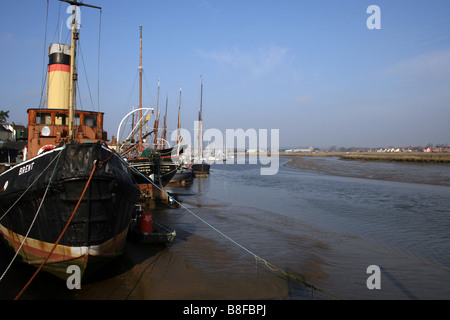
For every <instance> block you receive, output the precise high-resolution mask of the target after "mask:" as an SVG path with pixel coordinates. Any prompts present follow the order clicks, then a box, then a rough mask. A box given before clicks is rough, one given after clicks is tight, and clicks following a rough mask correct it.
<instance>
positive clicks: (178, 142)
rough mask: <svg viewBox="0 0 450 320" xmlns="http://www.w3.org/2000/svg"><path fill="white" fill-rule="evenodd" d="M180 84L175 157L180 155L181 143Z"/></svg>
mask: <svg viewBox="0 0 450 320" xmlns="http://www.w3.org/2000/svg"><path fill="white" fill-rule="evenodd" d="M180 114H181V84H180V103H179V104H178V125H177V155H179V154H180V143H181V119H180Z"/></svg>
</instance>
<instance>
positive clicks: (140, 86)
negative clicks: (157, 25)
mask: <svg viewBox="0 0 450 320" xmlns="http://www.w3.org/2000/svg"><path fill="white" fill-rule="evenodd" d="M139 33H140V35H139V106H138V108H139V109H140V110H139V139H138V155H140V154H141V151H142V123H141V122H142V25H141V26H139Z"/></svg>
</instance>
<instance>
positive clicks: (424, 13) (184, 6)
mask: <svg viewBox="0 0 450 320" xmlns="http://www.w3.org/2000/svg"><path fill="white" fill-rule="evenodd" d="M85 2H86V3H89V4H92V5H97V6H101V7H102V8H103V9H102V14H101V16H100V13H99V11H98V10H95V9H91V8H85V7H84V8H82V9H81V24H82V28H81V31H80V39H81V53H82V58H83V59H81V54H79V55H78V58H79V66H78V71H79V82H80V83H79V85H80V91H81V92H80V97H81V104H82V106H81V107H80V108H82V109H85V110H98V109H100V111H102V112H105V127H106V129H107V131H108V133H109V137H111V136H112V135H115V133H116V130H117V126H118V124H119V121H120V119H121V118H122V116H124V115H125V114H126V113H127V112H128V111H130V110H131V109H132V107H133V106H136V105H137V103H138V82H137V81H138V78H137V75H138V65H139V25H142V26H143V37H144V44H143V49H144V52H143V67H144V85H143V89H144V94H143V101H144V106H147V107H156V100H157V99H156V97H157V83H158V78H160V81H161V89H160V100H159V104H160V107H161V108H164V107H165V99H166V93H167V94H168V99H169V115H168V120H169V127H170V128H175V127H176V119H177V111H178V99H179V87H180V84H181V85H182V122H183V123H182V125H183V127H185V128H186V129H192V127H193V125H194V124H193V121H194V120H196V118H197V115H198V110H199V104H200V75H201V74H203V80H204V95H203V108H204V114H203V119H204V127H205V128H218V129H220V130H225V129H227V128H229V129H237V128H243V129H244V130H245V129H248V128H254V129H263V128H267V129H279V130H280V145H281V146H282V147H283V146H285V147H288V146H292V147H295V146H310V145H313V146H318V147H328V146H332V145H336V146H346V147H350V146H369V147H377V146H389V145H396V146H408V145H426V144H427V143H429V142H431V143H434V144H438V143H448V144H450V125H449V119H450V90H449V88H450V19H449V14H450V1H448V0H442V1H440V0H432V1H411V0H409V1H398V0H389V1H388V0H370V1H366V0H342V1H335V0H333V1H331V0H330V1H326V0H314V1H313V0H278V1H274V0H215V1H213V0H178V1H175V0H173V1H171V0H164V1H148V0H145V1H138V0H134V1H133V0H130V1H115V0H108V1H106V0H90V1H85ZM370 5H377V6H379V8H380V10H381V16H380V21H381V29H369V28H368V27H367V24H366V22H367V20H368V18H369V17H370V16H371V14H370V13H367V12H366V10H367V8H368V7H369V6H370ZM67 6H68V5H67V4H66V3H61V2H59V1H56V0H49V11H48V15H49V18H48V24H47V32H45V26H46V23H45V21H46V10H47V1H46V0H22V1H5V0H1V11H0V46H1V50H0V70H1V71H0V75H1V76H0V109H2V110H10V118H9V120H10V121H15V122H16V123H19V124H26V121H27V120H26V119H27V117H26V110H27V108H30V107H38V106H39V103H40V97H41V90H42V74H43V70H45V68H46V64H47V63H48V57H47V51H48V46H49V43H52V42H57V41H58V39H59V37H61V40H62V41H63V42H69V37H68V29H67V27H66V26H65V24H66V20H67V18H68V17H69V14H67V13H66V8H67ZM100 17H101V33H100V39H101V40H100V58H101V60H100V68H99V70H100V82H99V83H100V99H98V78H97V73H98V52H99V51H98V49H99V47H98V42H99V41H98V40H99V25H100ZM61 31H62V32H61ZM44 40H46V43H44ZM83 62H84V63H83ZM85 69H86V71H87V79H88V81H89V82H88V83H89V86H88V84H87V82H86V75H85V73H84V70H85ZM89 88H90V92H89V90H88V89H89ZM91 97H92V99H91ZM98 100H99V101H100V106H98V103H97V101H98ZM78 105H80V102H78Z"/></svg>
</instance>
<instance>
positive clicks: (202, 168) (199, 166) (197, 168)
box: [191, 163, 211, 176]
mask: <svg viewBox="0 0 450 320" xmlns="http://www.w3.org/2000/svg"><path fill="white" fill-rule="evenodd" d="M210 166H211V165H210V164H208V163H194V164H193V165H192V167H191V169H192V173H193V174H194V176H201V175H209V168H210Z"/></svg>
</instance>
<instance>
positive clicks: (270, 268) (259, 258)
mask: <svg viewBox="0 0 450 320" xmlns="http://www.w3.org/2000/svg"><path fill="white" fill-rule="evenodd" d="M127 164H128V163H127ZM128 165H129V167H130V168H131V169H132V170H133V171H135V172H137V173H139V174H140V175H141V176H143V177H144V178H146V180H147V181H149V182H150V183H151V184H152V185H154V186H155V187H156V188H158V189H159V190H160V191H162V192H163V193H165V194H166V195H167V196H168V197H169V198H170V199H171V200H172V201H174V202H175V203H177V204H178V205H179V206H181V207H183V208H184V209H186V210H187V211H188V212H189V213H190V214H192V215H193V216H194V217H196V218H197V219H198V220H200V221H201V222H203V223H204V224H206V225H207V226H208V227H210V228H211V229H213V230H214V231H216V232H217V233H219V234H220V235H221V236H223V237H224V238H226V239H228V240H229V241H231V242H232V243H234V244H235V245H237V246H238V247H239V248H241V249H242V250H244V251H246V252H247V253H249V254H250V255H252V256H253V257H254V258H255V260H256V261H260V262H262V263H263V264H264V265H265V266H266V267H267V268H269V270H271V271H274V272H275V271H278V272H280V273H282V274H283V275H285V276H286V277H289V278H291V279H293V280H295V281H297V282H299V283H301V284H303V285H305V286H306V287H308V288H311V289H312V290H316V291H318V292H321V293H323V294H325V295H327V296H329V297H332V298H333V299H338V297H336V296H334V295H333V294H331V293H328V292H326V291H324V290H322V289H319V288H317V287H316V286H314V285H312V284H310V283H308V282H306V281H305V280H303V279H299V278H298V277H296V276H295V275H293V274H291V273H288V272H286V271H284V270H283V269H282V268H280V267H277V266H275V265H273V264H272V263H270V262H268V261H267V260H265V259H263V258H261V257H260V256H258V255H257V254H256V253H254V252H252V251H250V250H249V249H247V248H246V247H244V246H243V245H241V244H240V243H238V242H237V241H235V240H233V239H232V238H230V237H229V236H227V235H226V234H225V233H223V232H222V231H220V230H219V229H217V228H216V227H214V226H213V225H211V224H210V223H208V222H207V221H206V220H204V219H202V218H201V217H199V216H198V215H197V214H195V213H194V212H193V211H192V210H190V209H189V208H187V207H185V206H184V205H183V204H182V203H180V202H178V201H177V200H176V199H174V198H173V197H172V196H171V195H170V194H169V193H167V192H166V191H165V190H164V189H162V188H160V187H159V186H158V185H156V184H155V183H154V182H153V181H152V180H151V179H150V178H148V177H147V176H146V175H144V174H142V173H141V172H140V171H139V170H137V169H136V168H134V167H133V166H132V165H130V164H128ZM302 277H303V276H302Z"/></svg>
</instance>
